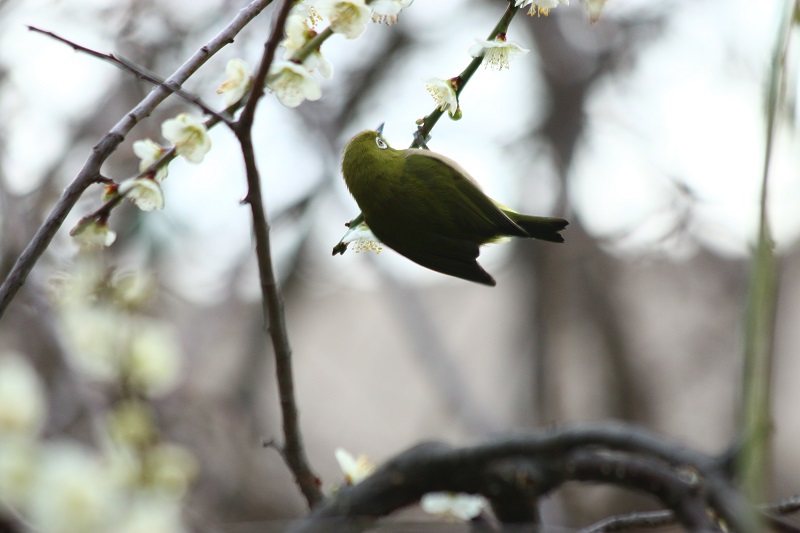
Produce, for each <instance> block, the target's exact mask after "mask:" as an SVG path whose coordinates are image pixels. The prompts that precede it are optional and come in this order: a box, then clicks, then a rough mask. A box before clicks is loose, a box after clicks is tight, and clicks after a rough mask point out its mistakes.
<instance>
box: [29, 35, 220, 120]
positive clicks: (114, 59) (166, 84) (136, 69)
mask: <svg viewBox="0 0 800 533" xmlns="http://www.w3.org/2000/svg"><path fill="white" fill-rule="evenodd" d="M28 29H29V30H30V31H33V32H36V33H41V34H42V35H46V36H48V37H50V38H52V39H55V40H56V41H59V42H61V43H64V44H66V45H67V46H69V47H71V48H72V49H73V50H75V51H76V52H83V53H84V54H88V55H90V56H92V57H96V58H97V59H101V60H103V61H108V62H109V63H111V64H112V65H115V66H116V67H118V68H120V69H122V70H124V71H126V72H130V73H131V74H133V75H134V76H136V77H137V78H140V79H143V80H145V81H148V82H150V83H152V84H153V85H159V86H161V87H163V88H164V89H166V90H167V91H169V92H171V93H174V94H175V95H177V96H179V97H181V98H183V99H184V100H186V101H187V102H189V103H190V104H193V105H196V106H197V107H199V108H200V109H201V110H202V111H203V112H204V113H205V114H206V115H211V116H213V117H216V118H217V120H218V121H220V122H224V123H226V124H229V123H230V122H231V119H230V118H229V117H226V116H224V115H222V114H220V113H219V112H217V111H216V110H215V109H214V108H212V107H211V106H209V105H208V104H206V103H205V102H203V100H201V99H200V97H199V96H197V95H196V94H193V93H190V92H189V91H186V90H184V89H183V88H181V86H180V85H179V84H176V83H173V82H170V81H168V80H164V79H162V78H161V77H160V76H158V75H157V74H155V73H154V72H150V71H149V70H147V69H146V68H144V67H142V66H141V65H137V64H136V63H134V62H133V61H131V60H130V59H126V58H124V57H121V56H115V55H114V54H105V53H103V52H98V51H97V50H93V49H91V48H88V47H86V46H83V45H80V44H78V43H76V42H74V41H70V40H69V39H66V38H64V37H61V36H60V35H56V34H55V33H53V32H51V31H46V30H43V29H40V28H37V27H36V26H28Z"/></svg>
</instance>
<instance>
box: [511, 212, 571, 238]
mask: <svg viewBox="0 0 800 533" xmlns="http://www.w3.org/2000/svg"><path fill="white" fill-rule="evenodd" d="M503 212H504V213H505V214H506V215H507V216H508V218H510V219H511V220H513V221H514V222H515V223H516V224H517V226H519V227H521V228H522V229H524V230H525V231H526V232H528V235H530V236H531V237H532V238H534V239H540V240H543V241H550V242H564V237H562V236H561V234H560V233H559V232H560V231H561V230H563V229H564V228H566V227H567V224H569V222H567V221H566V220H564V219H563V218H554V217H535V216H531V215H523V214H521V213H516V212H514V211H511V210H506V209H503Z"/></svg>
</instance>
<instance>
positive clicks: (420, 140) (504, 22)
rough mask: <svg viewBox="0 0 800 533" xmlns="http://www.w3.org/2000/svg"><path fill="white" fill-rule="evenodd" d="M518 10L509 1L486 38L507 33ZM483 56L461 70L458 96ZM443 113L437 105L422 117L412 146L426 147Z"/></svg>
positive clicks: (457, 89) (481, 61) (489, 38)
mask: <svg viewBox="0 0 800 533" xmlns="http://www.w3.org/2000/svg"><path fill="white" fill-rule="evenodd" d="M518 11H519V7H516V6H515V5H514V3H513V2H509V3H508V7H507V8H506V11H505V13H503V16H502V17H500V21H499V22H498V23H497V25H495V27H494V28H493V29H492V31H491V32H490V33H489V37H487V39H486V40H487V41H491V40H494V39H495V38H496V37H497V36H498V35H500V34H501V33H506V32H507V31H508V26H509V25H510V24H511V20H512V19H513V18H514V15H516V14H517V12H518ZM483 57H484V56H480V57H476V58H475V59H473V60H472V61H470V63H469V65H467V66H466V68H465V69H464V70H462V71H461V74H459V75H458V76H457V77H456V79H457V80H458V82H457V84H456V97H457V98H458V97H459V96H461V91H463V90H464V87H466V86H467V83H469V80H470V78H472V75H473V74H475V72H476V71H477V70H478V67H479V66H481V63H483ZM443 114H444V111H442V110H441V109H439V108H438V107H437V108H435V109H434V110H433V111H431V112H430V113H429V114H428V115H427V116H426V117H425V118H423V119H422V123H421V124H420V125H419V126H418V127H417V131H416V132H415V133H414V142H412V143H411V146H410V148H420V147H425V143H426V142H427V141H428V139H430V133H431V131H432V130H433V127H434V126H435V125H436V123H437V122H439V119H440V118H442V115H443Z"/></svg>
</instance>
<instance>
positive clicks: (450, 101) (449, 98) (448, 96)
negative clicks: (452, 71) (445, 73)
mask: <svg viewBox="0 0 800 533" xmlns="http://www.w3.org/2000/svg"><path fill="white" fill-rule="evenodd" d="M425 88H426V89H427V90H428V92H429V93H431V96H432V97H433V100H434V102H436V106H437V107H438V108H439V111H447V112H448V113H449V114H450V118H454V117H455V115H456V112H457V111H458V96H456V90H455V87H454V82H453V80H452V79H451V80H442V79H439V78H430V79H428V80H426V81H425Z"/></svg>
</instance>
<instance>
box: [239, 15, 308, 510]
mask: <svg viewBox="0 0 800 533" xmlns="http://www.w3.org/2000/svg"><path fill="white" fill-rule="evenodd" d="M293 6H294V2H293V1H292V0H284V2H283V4H282V5H281V8H280V10H279V11H278V13H277V15H276V17H275V26H274V28H273V29H272V35H270V37H269V39H268V40H267V42H266V44H265V46H264V54H263V56H262V58H261V63H260V64H259V67H258V71H257V73H256V74H255V76H254V78H253V90H252V92H251V93H250V96H249V98H248V100H247V102H246V103H245V105H244V108H243V110H242V113H241V115H240V116H239V120H238V121H237V122H235V123H234V124H233V126H232V129H233V131H234V133H235V134H236V137H237V138H238V139H239V143H240V144H241V147H242V156H243V158H244V163H245V170H246V173H247V196H246V197H245V202H247V203H248V204H249V205H250V210H251V212H252V217H253V235H254V237H255V241H256V258H257V260H258V273H259V278H260V280H261V301H262V312H263V313H264V321H265V323H266V327H267V329H268V330H269V334H270V337H271V338H272V346H273V349H274V350H275V372H276V374H277V380H278V391H279V394H280V404H281V414H282V417H283V435H284V440H285V442H284V444H283V446H282V447H280V449H281V450H282V454H281V455H282V456H283V458H284V460H285V461H286V464H287V465H288V467H289V469H290V470H291V471H292V474H293V475H294V478H295V481H296V482H297V485H298V486H299V487H300V490H301V492H302V493H303V496H305V498H306V501H307V502H308V505H309V506H310V507H313V506H315V505H316V504H317V503H319V502H320V501H321V500H322V491H321V490H320V487H319V485H320V482H319V479H318V478H317V476H316V475H315V474H314V472H313V471H312V470H311V467H310V466H309V463H308V458H307V457H306V453H305V448H304V446H303V439H302V435H301V433H300V422H299V417H298V409H297V402H296V400H295V395H294V376H293V372H292V348H291V346H290V344H289V334H288V332H287V330H286V316H285V314H284V309H283V299H282V297H281V293H280V289H279V288H278V283H277V281H276V276H275V269H274V267H273V265H272V251H271V244H270V238H269V224H268V223H267V214H266V208H265V206H264V201H263V197H262V194H261V177H260V174H259V171H258V165H257V164H256V158H255V151H254V149H253V139H252V128H253V120H254V117H255V108H256V105H257V103H258V100H259V99H260V98H261V97H262V96H263V94H264V90H263V87H264V83H265V80H266V77H267V73H268V72H269V68H270V65H271V64H272V61H273V59H274V58H275V51H276V50H277V48H278V43H279V42H280V41H281V39H282V37H283V28H284V25H285V24H286V19H287V18H288V16H289V11H291V8H292V7H293Z"/></svg>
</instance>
